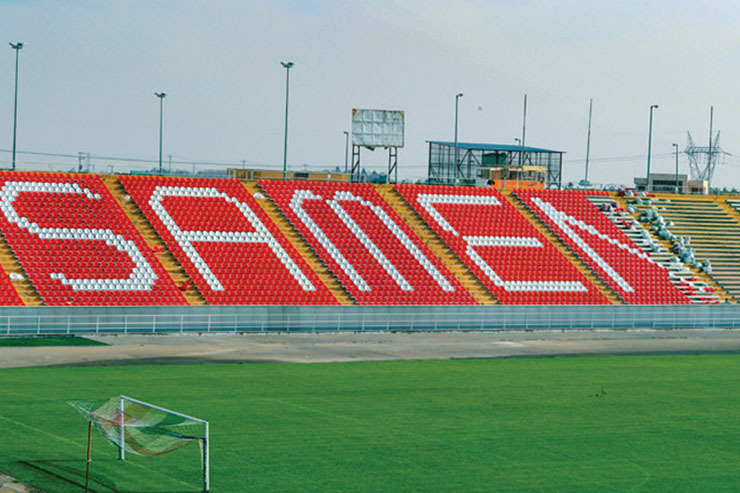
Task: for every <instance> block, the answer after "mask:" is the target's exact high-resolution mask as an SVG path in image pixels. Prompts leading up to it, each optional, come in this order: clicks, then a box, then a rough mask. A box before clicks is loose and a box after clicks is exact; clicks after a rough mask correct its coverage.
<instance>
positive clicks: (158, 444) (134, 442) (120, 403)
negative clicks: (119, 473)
mask: <svg viewBox="0 0 740 493" xmlns="http://www.w3.org/2000/svg"><path fill="white" fill-rule="evenodd" d="M69 405H71V406H72V407H74V408H75V409H77V410H78V411H79V412H80V413H81V414H82V415H83V416H85V418H87V420H88V421H89V422H91V423H92V424H93V426H94V427H95V429H97V430H98V431H99V432H100V433H101V434H102V435H103V436H104V437H105V438H106V439H107V440H108V441H110V442H111V443H113V444H114V445H116V446H117V447H118V449H119V458H120V459H121V460H124V459H125V456H126V453H127V452H130V453H133V454H136V455H144V456H157V455H163V454H166V453H168V452H172V451H173V450H177V449H179V448H182V447H185V446H187V445H190V444H191V443H193V442H197V443H198V444H199V445H200V446H201V450H202V463H203V464H202V465H203V486H204V491H208V489H209V484H208V483H209V478H208V476H209V463H208V456H209V453H208V422H207V421H205V420H202V419H199V418H194V417H192V416H188V415H186V414H182V413H178V412H176V411H171V410H169V409H165V408H163V407H159V406H155V405H153V404H149V403H146V402H143V401H139V400H137V399H132V398H130V397H126V396H123V395H122V396H118V397H112V398H110V399H108V400H107V401H105V402H102V404H101V402H100V401H71V402H69Z"/></svg>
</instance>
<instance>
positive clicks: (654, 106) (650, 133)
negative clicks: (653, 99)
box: [645, 104, 658, 193]
mask: <svg viewBox="0 0 740 493" xmlns="http://www.w3.org/2000/svg"><path fill="white" fill-rule="evenodd" d="M657 109H658V105H657V104H651V105H650V127H649V129H648V155H647V180H646V181H645V192H646V193H647V192H650V153H651V151H652V147H653V110H657Z"/></svg>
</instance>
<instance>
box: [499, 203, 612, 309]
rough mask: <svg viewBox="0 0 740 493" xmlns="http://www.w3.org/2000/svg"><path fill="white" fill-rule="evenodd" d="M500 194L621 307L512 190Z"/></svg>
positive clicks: (584, 265)
mask: <svg viewBox="0 0 740 493" xmlns="http://www.w3.org/2000/svg"><path fill="white" fill-rule="evenodd" d="M499 192H501V194H502V195H503V196H504V198H505V199H506V200H508V201H509V203H510V204H511V205H513V206H514V208H515V209H516V210H518V211H519V212H520V213H521V214H522V215H523V216H524V217H526V218H527V220H528V221H529V222H530V223H531V224H532V225H533V226H534V227H535V228H537V230H538V231H539V232H540V233H542V235H543V236H544V237H545V238H546V239H547V241H549V242H550V243H551V244H552V245H553V246H554V247H555V248H557V249H558V251H559V252H560V253H562V254H563V256H565V258H567V259H568V260H569V261H570V263H571V264H573V266H575V268H576V269H578V272H580V273H581V274H583V276H584V277H585V278H586V279H588V280H589V282H591V284H593V285H594V286H595V287H596V289H598V290H599V292H600V293H601V294H602V295H604V297H605V298H606V299H608V300H609V302H610V303H612V304H613V305H623V304H624V301H623V300H622V299H621V298H620V297H619V296H618V295H617V293H615V292H614V290H612V288H610V287H609V285H608V284H606V283H605V282H604V281H603V280H602V279H601V278H600V277H599V276H597V275H596V274H595V273H594V272H593V271H592V270H591V267H589V266H588V264H587V263H586V262H584V261H583V260H581V258H580V257H579V256H578V255H576V254H575V253H574V252H573V251H572V250H571V249H570V247H568V246H567V245H566V244H565V243H563V242H562V241H560V238H558V237H557V235H555V233H553V232H552V231H551V230H550V228H548V227H547V226H546V225H545V223H543V222H542V221H541V220H540V219H539V218H538V217H537V216H536V215H535V214H534V213H533V212H532V211H530V210H529V208H528V207H527V206H526V205H525V204H524V202H522V201H521V200H519V198H518V197H516V196H515V195H514V194H513V193H512V190H499Z"/></svg>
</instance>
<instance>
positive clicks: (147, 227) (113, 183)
mask: <svg viewBox="0 0 740 493" xmlns="http://www.w3.org/2000/svg"><path fill="white" fill-rule="evenodd" d="M100 178H101V179H102V180H103V183H104V184H105V186H106V187H107V188H108V190H109V191H110V193H111V195H113V198H115V199H116V202H118V205H119V206H120V207H121V209H122V210H123V212H124V213H125V214H126V216H128V218H129V220H130V221H131V223H132V224H133V225H134V227H135V228H136V229H137V230H138V231H139V234H141V236H142V238H144V241H145V242H146V244H147V246H149V248H151V249H152V251H153V252H154V255H155V257H157V260H159V262H160V263H161V264H162V266H163V267H164V269H165V271H166V272H167V274H168V275H169V276H170V277H171V278H172V281H173V282H174V283H175V285H177V286H187V288H186V289H185V290H183V291H182V294H183V296H185V299H186V300H187V302H188V304H190V305H205V304H206V300H205V298H204V297H203V296H202V295H201V294H200V292H199V291H198V288H196V287H195V283H193V282H191V280H190V276H188V275H187V273H186V272H185V270H184V269H183V268H182V266H181V265H180V263H179V262H178V261H177V260H175V257H174V256H173V255H172V253H171V252H170V251H169V249H168V248H167V245H165V243H164V241H162V239H161V238H160V237H159V235H158V234H157V232H156V231H155V230H154V228H153V227H152V225H151V224H150V223H149V221H148V220H147V218H146V217H145V216H144V213H142V212H141V210H139V208H138V206H137V205H136V203H135V202H134V201H133V200H131V198H130V197H129V195H128V193H126V189H125V188H124V187H123V185H122V184H121V183H120V182H119V181H118V178H117V177H116V176H114V175H101V177H100Z"/></svg>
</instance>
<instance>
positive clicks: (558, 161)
mask: <svg viewBox="0 0 740 493" xmlns="http://www.w3.org/2000/svg"><path fill="white" fill-rule="evenodd" d="M427 142H428V143H429V169H428V182H429V184H432V185H454V184H455V183H456V182H457V184H459V185H467V186H487V185H488V186H491V185H495V186H499V187H507V188H513V186H512V184H516V183H517V182H518V185H519V186H520V187H524V186H527V187H528V188H529V187H530V185H526V184H525V183H524V182H531V183H532V184H538V185H536V188H545V187H547V188H560V185H561V177H562V167H563V154H564V153H563V152H562V151H555V150H552V149H541V148H537V147H522V146H518V145H504V144H476V143H470V142H458V143H457V162H458V172H457V180H456V177H455V143H454V142H441V141H427ZM533 186H534V185H533Z"/></svg>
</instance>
